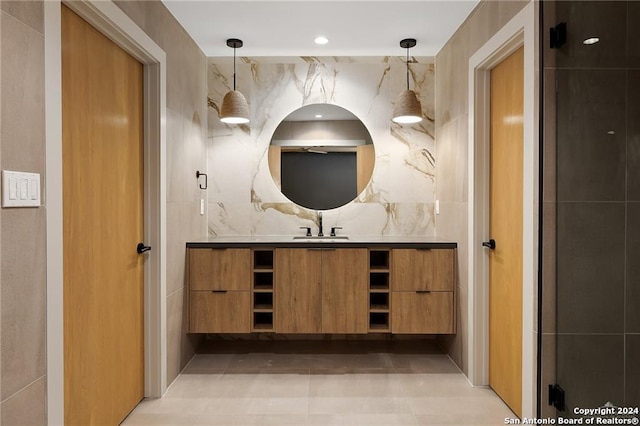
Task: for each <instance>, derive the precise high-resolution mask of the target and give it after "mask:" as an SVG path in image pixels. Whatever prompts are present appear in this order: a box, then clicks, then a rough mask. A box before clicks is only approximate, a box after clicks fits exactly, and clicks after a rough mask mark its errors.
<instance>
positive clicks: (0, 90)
mask: <svg viewBox="0 0 640 426" xmlns="http://www.w3.org/2000/svg"><path fill="white" fill-rule="evenodd" d="M0 63H1V69H0V100H1V108H2V110H1V115H0V117H1V119H0V121H1V124H0V168H2V169H8V170H18V171H28V172H35V173H40V175H41V182H44V172H45V169H44V152H45V144H44V35H43V6H42V2H40V1H16V2H14V1H2V2H1V3H0ZM43 189H44V188H43ZM45 206H46V203H45V200H44V199H43V200H42V207H39V208H29V209H25V208H21V209H3V210H2V211H1V215H0V248H1V250H0V265H1V269H0V270H1V272H0V282H1V283H2V286H1V290H0V401H2V402H1V403H0V412H1V414H0V423H1V424H3V425H14V424H34V425H38V424H44V423H45V420H46V414H45V382H46V376H45V358H46V355H45V330H46V324H45V313H46V305H45V294H46V293H45V290H46V280H45V259H46V257H45V256H46V253H45V250H44V246H45V208H46V207H45Z"/></svg>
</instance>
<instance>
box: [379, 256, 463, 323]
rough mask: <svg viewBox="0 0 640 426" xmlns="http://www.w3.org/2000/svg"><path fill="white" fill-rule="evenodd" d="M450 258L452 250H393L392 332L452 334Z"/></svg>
mask: <svg viewBox="0 0 640 426" xmlns="http://www.w3.org/2000/svg"><path fill="white" fill-rule="evenodd" d="M454 261H455V251H454V250H453V249H438V250H421V249H394V250H393V252H392V256H391V268H390V269H391V290H392V291H391V332H392V333H396V334H451V333H455V308H454V304H455V297H454V296H455V293H454V286H455V279H454Z"/></svg>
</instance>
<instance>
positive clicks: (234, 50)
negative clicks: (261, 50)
mask: <svg viewBox="0 0 640 426" xmlns="http://www.w3.org/2000/svg"><path fill="white" fill-rule="evenodd" d="M407 72H408V71H407ZM233 90H234V91H235V90H236V47H235V45H234V47H233Z"/></svg>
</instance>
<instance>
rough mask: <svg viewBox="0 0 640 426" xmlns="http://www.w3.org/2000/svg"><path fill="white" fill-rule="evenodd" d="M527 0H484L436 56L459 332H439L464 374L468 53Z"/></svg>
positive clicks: (443, 220) (443, 229)
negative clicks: (455, 263) (455, 249)
mask: <svg viewBox="0 0 640 426" xmlns="http://www.w3.org/2000/svg"><path fill="white" fill-rule="evenodd" d="M527 3H528V0H521V1H493V0H491V1H488V0H483V1H481V2H480V4H479V5H478V6H477V7H476V9H475V10H474V11H473V12H472V14H471V15H470V16H469V17H468V18H467V20H466V21H465V22H464V23H463V24H462V25H461V26H460V28H459V29H458V31H456V33H455V34H454V35H453V37H451V39H449V41H448V42H447V44H446V45H445V46H444V47H443V48H442V50H440V52H439V53H438V55H437V56H436V62H435V63H436V101H435V102H436V103H435V111H436V158H437V159H438V167H437V168H436V199H438V200H440V215H438V216H436V233H437V235H438V236H439V237H442V238H447V239H452V240H454V241H457V242H458V274H457V278H458V295H459V297H458V318H457V324H458V333H457V334H456V335H455V336H448V337H446V338H442V339H441V341H442V343H443V344H444V346H445V347H446V349H447V351H448V352H449V355H450V356H451V358H452V359H453V360H454V362H455V363H456V364H457V365H458V366H459V367H460V368H461V369H462V371H463V372H464V373H465V374H468V360H467V348H466V347H465V342H466V336H467V330H466V321H467V309H468V300H467V294H468V289H467V279H468V270H467V263H466V256H467V255H466V253H467V250H468V248H467V246H468V244H467V207H468V199H469V195H468V187H467V179H468V176H467V167H468V161H469V158H468V152H467V151H468V149H467V143H468V121H469V115H468V105H467V103H468V96H467V90H468V84H467V83H468V81H467V78H468V63H469V58H470V57H471V56H472V55H473V54H474V53H475V52H476V51H477V50H478V49H479V48H480V47H482V45H484V43H486V42H487V41H488V40H489V39H490V38H491V37H492V36H493V35H494V34H495V33H496V32H497V31H498V30H499V29H500V28H502V26H504V24H506V23H507V22H508V21H509V20H510V19H511V18H512V17H513V16H515V15H516V14H517V13H518V12H519V11H520V10H521V9H522V8H523V7H524V6H525V5H526V4H527Z"/></svg>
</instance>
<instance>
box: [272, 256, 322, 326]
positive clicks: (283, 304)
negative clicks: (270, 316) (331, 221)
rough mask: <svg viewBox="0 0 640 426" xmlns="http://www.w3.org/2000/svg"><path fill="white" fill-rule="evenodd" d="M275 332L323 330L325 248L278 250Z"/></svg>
mask: <svg viewBox="0 0 640 426" xmlns="http://www.w3.org/2000/svg"><path fill="white" fill-rule="evenodd" d="M274 269H275V283H276V284H275V285H276V288H275V294H274V298H275V308H274V310H275V312H274V315H275V318H274V321H275V331H276V332H277V333H320V332H322V283H321V279H322V251H321V250H320V249H317V250H314V249H299V248H293V249H286V248H282V249H276V252H275V267H274Z"/></svg>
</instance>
